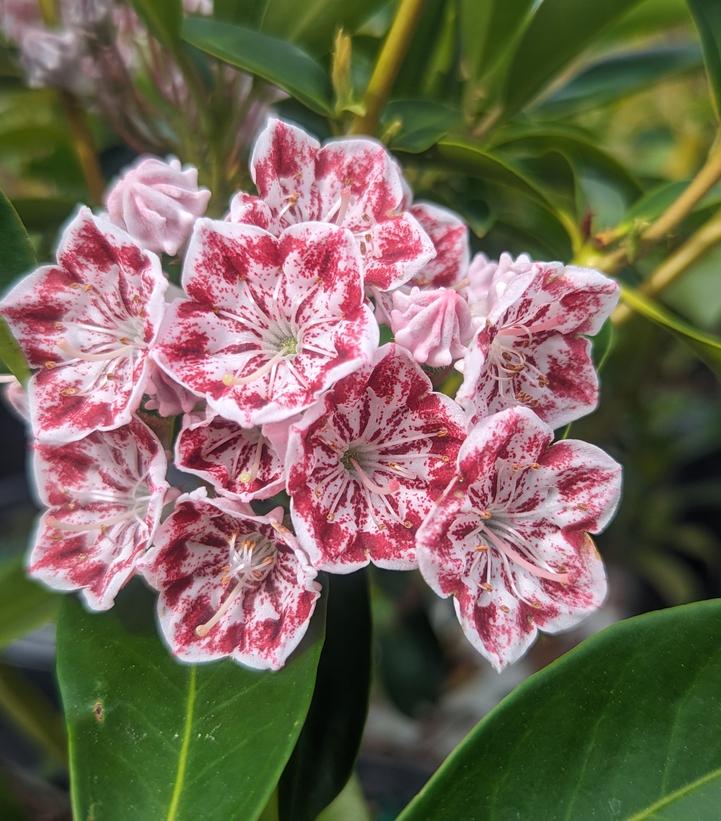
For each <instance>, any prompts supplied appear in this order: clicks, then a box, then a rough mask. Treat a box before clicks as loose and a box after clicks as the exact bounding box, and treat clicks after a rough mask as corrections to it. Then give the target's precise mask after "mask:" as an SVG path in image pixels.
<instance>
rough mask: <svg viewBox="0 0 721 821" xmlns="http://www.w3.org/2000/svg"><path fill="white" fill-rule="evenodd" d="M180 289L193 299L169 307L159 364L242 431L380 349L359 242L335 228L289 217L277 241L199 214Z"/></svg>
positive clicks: (304, 403)
mask: <svg viewBox="0 0 721 821" xmlns="http://www.w3.org/2000/svg"><path fill="white" fill-rule="evenodd" d="M183 285H184V288H185V290H186V292H187V294H188V296H189V297H190V299H188V300H185V301H180V302H176V303H174V304H173V305H171V306H170V308H169V310H168V314H167V317H166V321H165V323H164V324H163V330H162V332H161V338H160V340H159V344H158V348H157V350H156V352H155V357H156V360H157V362H158V363H159V364H160V365H161V367H163V368H164V369H165V370H166V371H167V372H168V373H169V374H170V375H171V376H172V377H173V378H174V379H176V381H178V382H180V384H181V385H184V386H185V387H187V388H188V389H189V390H191V391H192V392H193V393H196V394H199V395H201V396H204V397H205V398H206V399H207V401H208V404H209V406H210V407H211V408H212V409H213V410H214V411H215V412H216V413H217V414H219V415H221V416H223V417H224V418H226V419H231V420H233V421H235V422H238V423H239V424H241V425H243V426H244V427H255V426H257V425H260V424H262V423H265V422H277V421H280V420H282V419H285V418H288V417H290V416H292V415H293V414H295V413H298V412H299V411H301V410H303V409H304V408H307V407H309V406H310V405H311V404H312V403H313V402H314V401H315V400H316V399H317V398H318V396H320V394H321V393H322V392H323V391H325V390H327V389H328V388H329V387H330V386H331V385H332V384H333V383H334V382H336V381H337V380H338V379H340V378H341V377H343V376H345V375H346V374H348V373H350V372H352V371H353V370H355V369H356V368H358V367H360V366H361V365H362V364H363V363H364V362H366V361H368V359H370V357H371V356H372V353H373V351H374V350H375V349H376V347H377V345H378V325H377V323H376V321H375V319H374V318H373V315H372V313H371V310H370V308H369V307H367V306H366V305H365V304H364V302H363V283H362V274H361V264H360V259H359V257H358V252H357V249H356V246H355V243H354V242H353V238H352V237H351V235H350V233H349V232H348V231H346V230H345V229H342V228H337V227H336V226H333V225H324V224H322V223H304V224H302V225H294V226H291V227H290V228H288V229H287V230H285V231H284V232H283V233H282V235H281V236H280V237H279V238H276V237H274V236H273V235H272V234H270V233H268V232H267V231H264V230H263V229H261V228H258V227H256V226H254V225H238V224H234V223H229V222H213V221H211V220H206V219H202V220H199V222H198V223H197V225H196V229H195V233H194V234H193V238H192V239H191V242H190V246H189V248H188V252H187V254H186V258H185V267H184V270H183Z"/></svg>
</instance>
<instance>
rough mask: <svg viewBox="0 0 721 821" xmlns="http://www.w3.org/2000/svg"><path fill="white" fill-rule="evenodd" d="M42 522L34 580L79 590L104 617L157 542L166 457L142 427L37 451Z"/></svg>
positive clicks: (32, 564)
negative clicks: (141, 561)
mask: <svg viewBox="0 0 721 821" xmlns="http://www.w3.org/2000/svg"><path fill="white" fill-rule="evenodd" d="M33 465H34V470H35V479H36V483H37V490H38V496H39V497H40V500H41V501H42V503H43V504H44V505H46V506H47V507H48V508H49V510H48V511H47V512H46V513H45V514H43V516H42V517H41V519H40V522H39V525H38V529H37V533H36V535H35V541H34V545H33V548H32V551H31V554H30V557H29V561H28V563H29V572H30V575H31V576H33V578H36V579H39V580H40V581H42V582H44V583H45V584H47V585H48V586H49V587H52V588H54V589H56V590H80V591H81V592H82V595H83V598H84V599H85V601H86V602H87V604H88V606H89V607H91V608H92V609H93V610H107V609H108V608H110V607H112V605H113V600H114V598H115V596H116V595H117V593H118V591H119V590H120V588H121V587H123V585H124V584H125V583H126V582H127V581H128V580H129V579H130V578H131V577H132V576H133V574H134V573H135V570H136V566H137V562H138V560H139V559H140V557H141V556H142V555H143V553H144V551H145V549H146V547H147V546H148V544H149V543H150V540H151V539H152V537H153V533H154V531H155V529H156V527H157V525H158V522H159V520H160V514H161V511H162V508H163V503H164V499H165V495H166V491H167V490H168V485H167V484H166V482H165V469H166V460H165V452H164V450H163V448H162V446H161V444H160V442H159V441H158V439H157V437H156V436H155V434H154V433H153V432H152V431H151V430H150V429H149V428H147V427H146V426H145V425H144V424H143V423H142V422H141V421H140V420H138V419H133V420H132V421H131V422H130V424H129V425H126V426H124V427H122V428H117V429H116V430H113V431H105V432H101V431H96V432H95V433H91V434H90V435H89V436H87V437H85V438H84V439H81V440H79V441H77V442H69V443H67V444H63V445H41V444H38V445H36V446H35V452H34V462H33Z"/></svg>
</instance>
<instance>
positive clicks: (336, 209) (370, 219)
mask: <svg viewBox="0 0 721 821" xmlns="http://www.w3.org/2000/svg"><path fill="white" fill-rule="evenodd" d="M250 170H251V175H252V177H253V181H254V182H255V185H256V187H257V189H258V194H259V195H260V200H261V201H262V202H258V200H257V198H254V197H251V196H249V195H247V194H241V195H239V196H238V198H236V199H235V200H234V202H233V203H231V210H230V218H231V219H233V220H234V221H237V222H252V223H254V224H257V225H260V226H262V227H263V228H268V230H270V231H272V232H273V233H274V234H280V233H281V232H282V231H283V229H284V228H287V227H288V226H289V225H294V224H296V223H299V222H308V221H320V222H330V223H333V224H335V225H339V226H342V227H344V228H347V229H348V230H349V231H351V233H352V234H353V236H354V238H355V240H356V242H357V245H358V248H359V249H360V252H361V255H362V257H363V262H364V270H365V282H366V284H367V285H369V286H373V287H376V288H379V289H380V290H387V289H389V288H395V287H397V286H398V285H401V284H402V283H404V282H406V281H407V280H409V279H410V278H411V277H412V276H414V275H415V274H417V273H418V272H419V271H420V270H421V269H422V268H423V266H424V265H425V264H426V263H427V262H429V260H431V259H432V258H433V256H434V254H435V251H434V248H433V243H432V242H431V240H430V239H429V237H428V235H427V234H426V233H425V231H424V230H423V229H422V228H421V226H420V225H419V224H418V222H417V220H416V219H415V218H414V217H413V216H412V215H411V214H410V213H409V212H408V211H406V210H405V204H404V191H403V183H402V181H401V176H400V173H399V171H398V168H397V166H396V164H395V162H394V161H393V159H392V157H391V156H390V154H388V152H387V151H386V150H385V148H384V147H383V146H382V145H381V144H380V143H376V142H374V141H373V140H368V139H342V140H332V141H330V142H328V143H326V144H325V145H324V146H322V147H321V145H320V143H319V142H318V141H317V140H315V139H313V137H311V136H310V135H308V134H306V132H305V131H303V130H301V129H300V128H297V127H296V126H292V125H290V124H289V123H285V122H282V121H281V120H276V119H272V118H271V119H270V120H269V121H268V125H267V126H266V128H265V130H264V131H263V132H262V133H261V134H260V136H259V137H258V140H257V142H256V144H255V148H254V150H253V156H252V158H251V163H250Z"/></svg>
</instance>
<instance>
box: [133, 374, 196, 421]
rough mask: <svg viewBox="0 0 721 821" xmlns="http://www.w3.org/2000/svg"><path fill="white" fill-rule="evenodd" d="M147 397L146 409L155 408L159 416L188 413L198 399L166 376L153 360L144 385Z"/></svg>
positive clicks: (170, 377)
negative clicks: (146, 382)
mask: <svg viewBox="0 0 721 821" xmlns="http://www.w3.org/2000/svg"><path fill="white" fill-rule="evenodd" d="M145 392H146V393H147V394H148V399H147V401H146V402H145V407H146V409H147V410H155V411H157V412H158V415H159V416H163V417H166V416H179V415H180V414H181V413H190V412H191V411H192V410H194V408H195V406H196V405H197V404H198V402H200V399H199V398H198V397H197V396H195V394H192V393H191V392H190V391H189V390H187V389H186V388H184V387H183V386H182V385H179V384H178V383H177V382H176V381H175V380H174V379H173V378H172V376H168V374H167V373H165V371H164V370H162V368H159V367H158V366H157V365H156V364H155V362H153V363H152V365H151V367H150V372H149V375H148V384H147V385H146V386H145Z"/></svg>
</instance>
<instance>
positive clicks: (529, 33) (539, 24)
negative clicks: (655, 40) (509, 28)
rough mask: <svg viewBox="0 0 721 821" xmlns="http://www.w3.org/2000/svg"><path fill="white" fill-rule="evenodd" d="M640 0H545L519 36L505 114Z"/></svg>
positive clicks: (507, 86) (530, 97) (504, 97)
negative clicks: (587, 1) (600, 1)
mask: <svg viewBox="0 0 721 821" xmlns="http://www.w3.org/2000/svg"><path fill="white" fill-rule="evenodd" d="M638 2H639V0H604V2H602V3H597V2H594V3H583V2H581V3H579V2H578V0H544V2H543V3H541V5H540V6H539V7H538V9H537V11H536V13H535V15H534V16H533V19H532V20H531V22H530V23H529V24H528V26H527V27H526V30H525V31H524V32H523V36H522V37H521V38H520V39H519V41H518V45H517V47H516V50H515V52H514V54H513V57H512V59H511V62H510V65H509V68H508V73H507V75H506V81H505V86H504V90H503V94H502V103H503V109H504V112H505V115H506V116H511V115H513V114H515V113H516V112H518V111H520V110H521V109H522V108H523V107H524V106H525V105H526V104H527V103H528V102H530V101H531V100H533V99H534V98H535V97H537V96H538V94H539V93H540V92H541V91H543V89H544V88H545V87H546V86H547V85H548V84H549V83H550V82H551V80H553V79H554V78H555V77H556V76H557V75H558V74H559V72H561V71H562V70H563V69H564V68H565V67H566V66H567V65H568V64H569V63H570V62H571V61H572V60H573V59H574V58H576V57H577V56H578V55H579V54H580V53H581V52H582V51H583V50H584V49H585V48H586V47H587V46H588V45H590V43H592V42H593V40H594V39H596V38H598V37H599V36H600V35H601V34H602V33H603V31H604V29H605V28H607V27H608V26H609V25H610V24H611V23H613V22H614V21H615V20H617V19H618V18H619V17H620V16H621V15H622V14H623V13H624V12H626V11H628V10H629V9H630V8H632V7H633V6H635V5H636V4H637V3H638Z"/></svg>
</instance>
